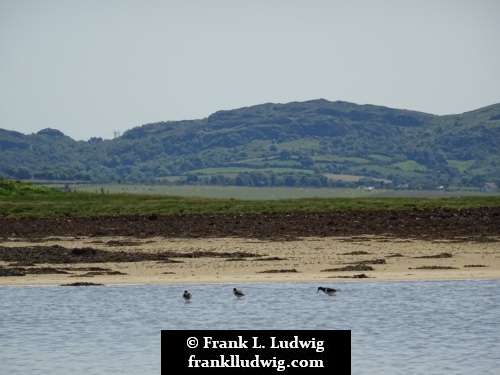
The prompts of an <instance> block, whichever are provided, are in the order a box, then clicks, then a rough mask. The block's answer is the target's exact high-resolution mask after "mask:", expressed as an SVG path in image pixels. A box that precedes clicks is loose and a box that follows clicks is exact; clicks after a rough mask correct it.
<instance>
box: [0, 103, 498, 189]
mask: <svg viewBox="0 0 500 375" xmlns="http://www.w3.org/2000/svg"><path fill="white" fill-rule="evenodd" d="M499 144H500V104H495V105H491V106H488V107H484V108H480V109H477V110H475V111H470V112H466V113H463V114H459V115H446V116H437V115H431V114H427V113H422V112H417V111H411V110H404V109H393V108H388V107H383V106H375V105H358V104H354V103H349V102H342V101H336V102H330V101H327V100H324V99H318V100H311V101H306V102H292V103H288V104H274V103H266V104H260V105H255V106H251V107H244V108H239V109H235V110H224V111H218V112H215V113H214V114H212V115H210V116H209V117H207V118H205V119H198V120H186V121H167V122H158V123H153V124H146V125H142V126H138V127H135V128H133V129H130V130H128V131H126V132H125V133H124V134H123V135H122V136H121V137H118V138H115V139H112V140H102V139H100V138H91V139H90V140H89V141H75V140H73V139H71V138H70V137H68V136H65V135H64V134H63V133H62V132H60V131H59V130H56V129H43V130H41V131H39V132H38V133H36V134H31V135H25V134H22V133H19V132H15V131H7V130H3V129H0V152H1V154H2V158H1V159H0V176H4V177H8V178H19V179H30V178H35V179H44V180H66V181H77V180H78V181H94V182H109V181H120V182H133V183H137V182H144V183H168V184H184V183H189V184H216V185H241V186H317V187H322V186H381V187H382V186H384V187H404V186H411V187H414V188H422V189H424V188H435V187H445V188H447V187H458V186H466V187H480V186H482V185H484V184H485V183H486V182H496V183H497V184H498V183H499V182H500V181H499V178H500V177H499V176H500V152H499V151H498V149H499V147H498V145H499Z"/></svg>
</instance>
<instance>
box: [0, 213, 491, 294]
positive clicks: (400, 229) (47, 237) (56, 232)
mask: <svg viewBox="0 0 500 375" xmlns="http://www.w3.org/2000/svg"><path fill="white" fill-rule="evenodd" d="M499 244H500V208H488V209H468V210H429V211H416V210H415V211H405V212H402V211H398V212H394V211H359V212H353V211H349V212H335V213H284V214H283V213H280V214H278V213H268V214H245V215H226V214H224V215H223V214H215V215H176V216H157V215H154V214H151V215H145V216H117V217H99V218H79V217H61V218H48V219H47V218H46V219H5V218H4V219H0V276H1V277H0V285H54V284H56V285H92V284H96V283H98V284H110V283H111V284H127V283H132V284H135V283H141V284H148V283H234V282H288V281H290V282H298V281H317V282H321V283H325V282H329V281H335V282H339V281H342V280H353V279H368V280H422V279H425V280H429V279H478V278H495V279H496V278H500V245H499ZM89 280H92V282H90V281H89Z"/></svg>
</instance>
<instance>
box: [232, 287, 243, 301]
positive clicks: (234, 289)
mask: <svg viewBox="0 0 500 375" xmlns="http://www.w3.org/2000/svg"><path fill="white" fill-rule="evenodd" d="M233 293H234V295H235V296H236V297H237V298H238V299H240V298H241V297H243V296H244V295H245V294H244V293H243V292H242V291H241V290H239V289H236V288H233Z"/></svg>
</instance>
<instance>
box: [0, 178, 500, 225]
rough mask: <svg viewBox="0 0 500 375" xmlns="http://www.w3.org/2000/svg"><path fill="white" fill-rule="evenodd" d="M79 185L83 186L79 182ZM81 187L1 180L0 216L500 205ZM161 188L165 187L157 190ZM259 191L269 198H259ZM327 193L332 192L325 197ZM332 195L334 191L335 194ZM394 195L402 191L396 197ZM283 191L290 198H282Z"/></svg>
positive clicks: (489, 198) (427, 198)
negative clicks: (61, 186)
mask: <svg viewBox="0 0 500 375" xmlns="http://www.w3.org/2000/svg"><path fill="white" fill-rule="evenodd" d="M83 187H84V185H82V186H80V188H83ZM85 187H86V188H88V189H95V190H90V191H89V192H83V191H82V189H77V187H76V186H74V187H70V188H71V190H68V191H60V190H55V189H52V188H48V187H45V186H37V185H32V184H26V183H19V182H13V181H8V180H0V217H4V218H5V217H49V216H82V217H89V216H103V215H132V214H144V215H147V214H151V213H155V214H159V215H170V214H189V213H260V212H326V211H339V210H354V209H356V210H382V209H383V210H409V209H433V208H450V209H464V208H470V207H499V206H500V195H483V196H473V195H470V196H457V197H446V196H440V195H439V194H445V193H446V192H441V191H436V192H434V193H433V195H429V194H430V193H429V192H421V193H422V194H423V195H421V196H420V197H418V196H414V197H408V196H407V197H405V196H404V193H406V194H407V193H409V192H408V191H401V192H391V194H390V195H387V196H385V197H384V195H383V194H382V193H378V194H379V195H378V196H377V195H376V194H373V191H369V190H362V189H355V190H347V189H345V190H342V191H341V192H339V191H333V190H335V189H264V188H253V189H250V188H241V190H237V188H216V187H213V186H210V187H202V186H192V187H191V186H190V187H189V188H192V190H191V191H189V192H188V191H187V190H188V189H187V188H188V187H185V186H181V187H176V189H182V190H176V189H174V188H173V187H165V186H164V187H156V188H158V190H155V189H154V188H155V187H154V186H149V187H147V186H140V185H137V186H135V185H109V186H100V187H97V186H85ZM125 188H126V189H125ZM160 188H161V189H163V190H162V191H160ZM119 189H122V190H121V191H120V190H119ZM196 189H200V190H196ZM203 189H207V190H204V191H203ZM217 189H220V191H219V193H220V194H221V195H226V197H224V198H222V197H218V198H217V197H211V196H210V195H215V194H216V190H217ZM224 189H226V190H224ZM230 189H235V190H234V191H233V192H232V193H233V194H234V195H238V194H239V195H241V196H245V195H246V199H243V198H233V197H230V198H228V197H227V195H229V193H230ZM209 190H210V191H209ZM257 191H258V192H259V193H261V194H264V195H267V196H266V197H259V196H258V195H257V194H256V193H257ZM188 193H189V194H191V195H189V194H188ZM313 193H315V194H316V195H315V196H311V197H305V195H306V194H313ZM320 193H324V194H325V196H320ZM327 193H329V194H331V195H330V196H326V194H327ZM334 193H337V194H338V195H333V194H334ZM396 193H400V194H401V195H400V196H399V197H397V196H396V195H395V194H396ZM272 194H275V195H274V196H273V195H272ZM286 194H288V197H285V195H286ZM349 194H351V195H349ZM387 194H389V193H387ZM470 194H472V193H470ZM476 194H478V193H476ZM194 195H198V197H195V196H194ZM388 196H390V197H388Z"/></svg>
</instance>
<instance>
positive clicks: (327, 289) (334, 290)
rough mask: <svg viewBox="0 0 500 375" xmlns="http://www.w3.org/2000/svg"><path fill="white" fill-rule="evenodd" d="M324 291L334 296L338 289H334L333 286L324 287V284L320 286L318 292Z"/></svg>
mask: <svg viewBox="0 0 500 375" xmlns="http://www.w3.org/2000/svg"><path fill="white" fill-rule="evenodd" d="M320 290H321V291H322V292H323V293H325V294H328V295H329V296H333V295H334V294H335V293H336V292H337V289H333V288H323V287H322V286H320V287H318V291H317V292H316V293H319V291H320Z"/></svg>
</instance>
